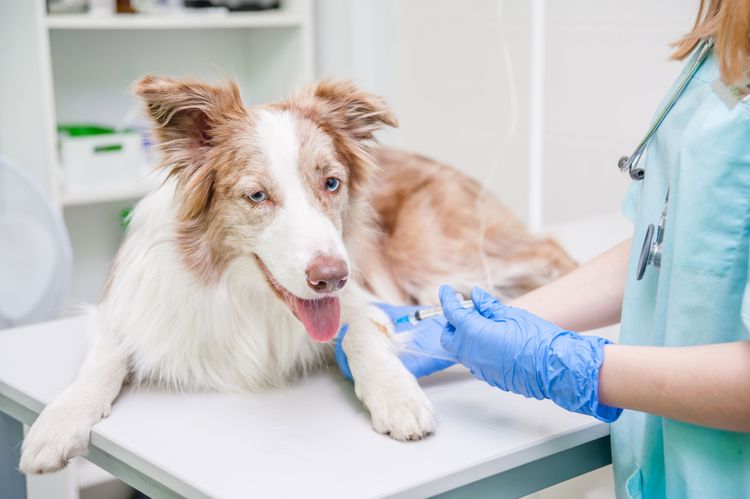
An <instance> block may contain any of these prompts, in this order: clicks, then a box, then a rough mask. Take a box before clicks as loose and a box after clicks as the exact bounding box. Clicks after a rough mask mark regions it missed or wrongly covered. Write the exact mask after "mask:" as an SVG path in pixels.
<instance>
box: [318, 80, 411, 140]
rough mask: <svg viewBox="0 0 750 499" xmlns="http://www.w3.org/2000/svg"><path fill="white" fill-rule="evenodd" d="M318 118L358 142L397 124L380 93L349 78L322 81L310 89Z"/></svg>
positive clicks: (372, 137) (371, 137)
mask: <svg viewBox="0 0 750 499" xmlns="http://www.w3.org/2000/svg"><path fill="white" fill-rule="evenodd" d="M311 93H312V96H313V97H314V99H315V102H316V105H317V106H318V109H319V113H320V119H321V120H323V121H324V122H326V124H328V125H329V126H330V127H331V128H333V129H335V130H338V131H341V132H344V133H346V134H348V135H349V136H350V137H351V138H353V139H354V140H358V141H369V140H374V139H375V132H377V131H378V130H380V129H382V128H384V127H385V126H392V127H396V126H398V121H397V120H396V116H395V115H394V114H393V112H392V111H391V110H390V108H389V107H388V104H387V103H386V102H385V99H383V98H382V97H380V96H377V95H375V94H372V93H370V92H366V91H364V90H362V89H360V88H358V87H357V86H356V85H355V84H354V83H353V82H352V81H350V80H322V81H320V82H318V83H317V84H315V85H314V86H313V87H312V88H311Z"/></svg>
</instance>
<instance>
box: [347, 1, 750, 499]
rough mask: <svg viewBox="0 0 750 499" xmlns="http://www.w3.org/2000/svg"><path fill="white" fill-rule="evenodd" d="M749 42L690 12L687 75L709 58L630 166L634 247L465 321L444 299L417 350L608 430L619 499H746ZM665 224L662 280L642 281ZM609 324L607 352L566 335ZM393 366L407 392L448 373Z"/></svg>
mask: <svg viewBox="0 0 750 499" xmlns="http://www.w3.org/2000/svg"><path fill="white" fill-rule="evenodd" d="M749 26H750V0H711V1H709V2H702V3H701V9H700V12H699V15H698V21H697V22H696V26H695V28H694V30H693V31H692V32H691V33H689V34H688V35H686V37H685V38H684V39H683V40H682V41H681V42H680V43H679V48H678V52H677V54H676V55H677V58H686V57H688V56H689V55H690V54H692V56H691V58H690V60H689V62H688V64H687V67H692V63H694V62H695V60H696V58H697V57H698V54H697V53H696V52H697V51H698V50H699V49H698V48H696V47H698V46H699V44H700V43H701V42H702V41H705V40H710V41H711V42H713V44H714V45H713V48H709V49H708V50H707V51H706V57H705V58H704V59H701V61H700V64H697V65H695V68H697V69H696V70H695V72H694V73H693V72H692V71H691V72H690V73H691V74H689V75H687V76H688V77H689V79H688V78H680V79H679V80H678V82H679V81H680V80H683V79H684V80H685V81H687V82H688V83H687V86H686V87H685V89H684V91H683V92H682V93H681V95H680V96H679V98H678V100H677V101H676V103H675V105H674V107H672V108H671V110H670V111H669V113H668V114H667V115H666V118H665V119H664V121H663V122H662V123H661V125H660V126H659V128H658V130H657V131H656V133H655V134H654V135H653V137H652V139H651V140H650V142H649V143H648V147H647V149H646V151H645V153H644V154H643V156H642V157H641V160H640V163H639V164H638V167H639V168H643V169H644V170H645V178H644V179H643V180H637V181H635V182H634V183H633V185H632V187H631V189H630V192H629V193H628V195H627V197H626V200H625V203H624V212H625V214H626V215H627V216H628V217H629V218H630V219H631V220H632V221H633V224H634V233H633V238H632V239H628V240H627V241H624V242H623V243H621V244H619V245H617V246H616V247H614V248H612V249H611V250H609V251H608V252H606V253H604V254H603V255H601V256H599V257H598V258H596V259H594V260H593V261H591V262H589V263H587V264H585V265H583V266H581V267H580V268H579V269H577V270H576V271H574V272H572V273H570V274H568V275H567V276H565V277H563V278H561V279H559V280H558V281H556V282H553V283H551V284H549V285H547V286H544V287H542V288H540V289H537V290H535V291H533V292H531V293H529V294H527V295H525V296H523V297H521V298H519V299H518V300H516V301H515V302H513V303H511V304H503V303H501V302H500V301H498V300H497V299H495V298H494V297H493V296H491V295H490V294H489V293H487V292H485V291H483V290H481V289H478V288H477V289H474V291H473V292H472V296H471V298H472V301H473V303H474V307H473V308H464V307H462V305H461V304H460V302H459V298H458V297H457V296H456V293H455V291H454V290H453V289H451V288H450V287H449V286H443V287H442V288H441V289H440V300H441V304H442V306H443V310H444V314H445V318H446V319H447V323H445V321H442V322H440V321H433V322H432V323H429V324H427V326H428V327H423V328H422V329H421V330H420V331H421V332H420V335H418V336H417V340H416V341H422V342H423V343H422V344H420V345H419V347H420V348H421V349H423V350H427V351H433V352H439V353H440V355H438V357H441V358H445V357H446V356H449V355H453V356H454V358H457V360H458V361H459V362H461V363H462V364H464V365H465V366H466V367H468V368H469V370H470V371H471V372H472V374H474V375H475V376H476V377H478V378H479V379H481V380H483V381H486V382H487V383H489V384H491V385H493V386H496V387H498V388H501V389H503V390H508V391H512V392H515V393H518V394H521V395H524V396H526V397H534V398H537V399H544V398H548V399H551V400H553V401H554V402H555V403H557V404H558V405H560V406H562V407H564V408H566V409H568V410H571V411H575V412H580V413H584V414H589V415H592V416H594V417H596V418H598V419H600V420H602V421H606V422H612V423H613V424H612V427H611V438H612V454H613V464H614V474H615V483H616V492H617V496H618V497H620V498H624V497H633V498H641V497H642V498H659V497H675V498H692V497H694V498H701V499H704V498H740V497H750V341H749V340H750V334H749V333H748V331H750V281H748V272H749V271H750V102H748V99H747V98H745V93H750V72H748V70H750V33H748V29H749ZM707 46H708V47H710V45H707ZM685 71H688V70H687V69H686V70H685ZM672 94H673V92H670V95H672ZM667 193H669V194H668V202H667V203H666V209H665V208H664V207H665V200H667ZM662 212H664V215H665V224H664V236H663V247H662V256H661V264H660V266H659V268H656V267H655V266H653V265H650V266H648V267H646V268H645V272H644V273H643V276H642V279H640V280H639V279H638V277H637V274H638V270H639V269H638V267H639V261H640V256H641V250H642V244H641V241H643V240H644V235H645V234H646V232H647V230H648V226H649V224H654V225H658V222H659V219H660V216H661V214H662ZM631 241H633V242H632V244H631ZM383 307H384V310H386V312H387V313H389V314H390V315H391V316H392V317H399V316H401V315H403V314H404V313H405V312H408V311H409V310H410V309H405V308H400V307H392V306H385V305H384V306H383ZM542 317H544V319H542ZM618 321H619V322H621V332H620V343H619V344H612V343H611V342H609V341H608V340H605V339H603V338H599V337H596V336H592V335H582V334H578V333H575V332H574V331H584V330H589V329H594V328H597V327H602V326H605V325H610V324H615V323H617V322H618ZM430 338H438V339H439V340H440V343H439V344H438V343H437V341H436V340H430ZM430 341H432V343H430ZM339 343H340V342H339ZM337 359H338V360H339V364H340V366H341V367H342V370H343V371H344V372H345V374H346V372H347V366H346V359H345V357H344V356H343V353H342V352H341V351H340V349H339V351H338V352H337ZM404 364H405V365H406V366H407V367H408V368H409V369H410V370H411V371H412V373H414V374H415V376H417V377H419V376H423V375H426V374H429V373H431V372H434V371H436V370H439V369H442V368H444V367H446V366H447V365H448V364H449V363H448V362H445V361H444V360H440V361H438V360H434V361H432V360H430V359H427V360H424V359H423V360H421V361H420V360H418V359H415V358H414V356H412V355H410V356H409V357H407V358H404ZM623 409H624V411H623Z"/></svg>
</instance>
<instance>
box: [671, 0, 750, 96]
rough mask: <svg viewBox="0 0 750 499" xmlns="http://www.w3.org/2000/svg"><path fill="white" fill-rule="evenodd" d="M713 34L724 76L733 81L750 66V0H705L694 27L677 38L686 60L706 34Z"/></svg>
mask: <svg viewBox="0 0 750 499" xmlns="http://www.w3.org/2000/svg"><path fill="white" fill-rule="evenodd" d="M707 37H713V39H714V54H715V56H716V59H717V60H718V62H719V71H720V73H721V78H722V79H723V80H724V82H726V83H733V82H735V81H737V80H738V79H739V78H740V77H742V76H743V74H744V73H745V71H746V70H747V69H748V67H750V0H701V3H700V7H699V8H698V15H697V16H696V18H695V25H694V26H693V29H692V31H690V32H689V33H688V34H686V35H685V36H683V37H682V38H681V39H679V40H678V41H677V42H675V44H674V45H675V51H674V53H673V54H672V58H673V59H677V60H682V59H684V58H685V57H687V56H688V54H690V52H692V50H693V49H694V48H695V47H696V45H698V43H699V42H700V41H701V39H703V38H707Z"/></svg>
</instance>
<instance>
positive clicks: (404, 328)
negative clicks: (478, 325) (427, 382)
mask: <svg viewBox="0 0 750 499" xmlns="http://www.w3.org/2000/svg"><path fill="white" fill-rule="evenodd" d="M374 305H377V306H378V307H380V309H381V310H383V311H384V312H385V313H386V314H388V317H389V318H390V320H391V321H395V320H396V319H399V318H401V317H404V316H405V315H407V314H410V313H413V312H414V311H416V310H419V309H420V308H423V307H413V306H412V307H401V306H396V305H389V304H387V303H375V304H374ZM444 326H445V319H444V318H442V317H435V318H432V319H427V320H424V321H421V322H420V323H419V324H417V325H416V326H414V325H412V324H409V323H404V324H396V325H395V333H396V334H403V335H404V337H405V338H406V339H405V340H404V341H403V345H404V347H405V348H404V350H405V351H401V352H399V358H400V359H401V362H403V364H404V366H406V368H407V369H408V370H409V372H411V373H412V374H413V375H414V376H415V377H417V378H421V377H423V376H427V375H429V374H432V373H434V372H437V371H441V370H443V369H445V368H447V367H450V366H452V365H453V364H455V363H456V362H457V359H456V360H447V359H455V355H453V354H451V353H449V352H446V351H445V349H444V348H443V347H442V345H441V344H440V335H441V333H442V331H443V327H444ZM347 330H348V326H347V325H346V324H345V325H344V326H342V328H341V330H340V331H339V334H338V336H337V337H336V350H335V354H336V363H337V364H338V366H339V369H341V372H342V373H343V374H344V376H345V377H346V378H348V379H349V380H352V373H351V371H350V370H349V361H348V360H347V358H346V354H345V353H344V349H343V348H342V343H343V341H342V340H343V339H344V336H345V335H346V332H347ZM435 356H437V358H435Z"/></svg>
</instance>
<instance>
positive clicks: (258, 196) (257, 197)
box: [247, 191, 268, 203]
mask: <svg viewBox="0 0 750 499" xmlns="http://www.w3.org/2000/svg"><path fill="white" fill-rule="evenodd" d="M267 197H268V195H266V193H265V192H263V191H258V192H253V193H252V194H250V195H249V196H247V198H248V199H249V200H250V201H252V202H253V203H262V202H263V201H265V200H266V198H267Z"/></svg>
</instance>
